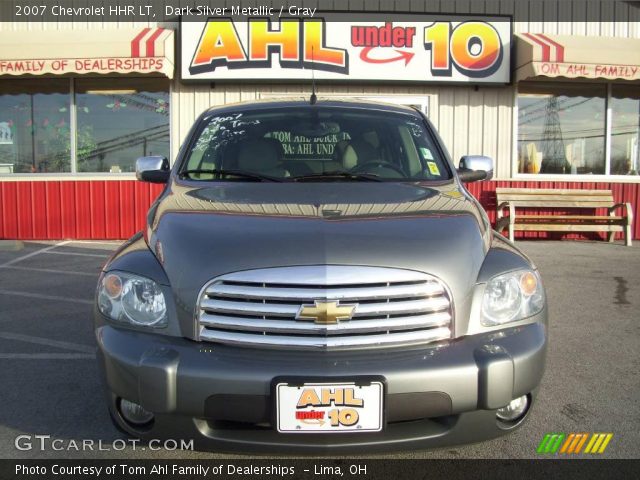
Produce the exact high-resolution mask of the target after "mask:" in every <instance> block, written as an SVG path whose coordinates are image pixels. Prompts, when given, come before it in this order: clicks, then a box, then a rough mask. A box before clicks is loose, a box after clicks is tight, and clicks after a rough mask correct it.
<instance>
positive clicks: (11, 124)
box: [0, 79, 71, 173]
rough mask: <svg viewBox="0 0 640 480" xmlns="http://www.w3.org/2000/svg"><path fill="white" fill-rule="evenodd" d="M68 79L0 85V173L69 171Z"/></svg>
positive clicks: (3, 83)
mask: <svg viewBox="0 0 640 480" xmlns="http://www.w3.org/2000/svg"><path fill="white" fill-rule="evenodd" d="M70 107H71V95H70V92H69V80H68V79H60V80H57V79H48V80H47V81H41V80H32V79H21V80H18V81H16V80H13V81H2V82H0V173H47V172H54V173H59V172H70V171H71V154H70V152H71V134H70V119H71V117H70Z"/></svg>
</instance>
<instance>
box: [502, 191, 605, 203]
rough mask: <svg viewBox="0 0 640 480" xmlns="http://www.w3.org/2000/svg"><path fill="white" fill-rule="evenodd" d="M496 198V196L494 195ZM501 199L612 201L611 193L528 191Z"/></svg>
mask: <svg viewBox="0 0 640 480" xmlns="http://www.w3.org/2000/svg"><path fill="white" fill-rule="evenodd" d="M496 198H497V197H496ZM500 199H501V200H505V201H517V200H527V201H544V202H551V201H561V202H565V201H572V202H607V201H609V202H613V195H611V194H609V195H569V194H567V195H532V194H530V193H523V194H519V195H516V194H513V195H509V196H500Z"/></svg>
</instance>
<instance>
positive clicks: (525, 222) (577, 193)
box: [496, 188, 633, 246]
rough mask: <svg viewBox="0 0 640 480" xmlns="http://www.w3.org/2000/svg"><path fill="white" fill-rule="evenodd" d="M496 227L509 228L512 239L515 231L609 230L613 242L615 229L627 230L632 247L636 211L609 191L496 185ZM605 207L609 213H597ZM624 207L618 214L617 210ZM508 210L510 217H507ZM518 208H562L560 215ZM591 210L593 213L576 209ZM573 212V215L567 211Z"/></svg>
mask: <svg viewBox="0 0 640 480" xmlns="http://www.w3.org/2000/svg"><path fill="white" fill-rule="evenodd" d="M496 198H497V205H498V207H497V217H496V230H497V231H498V232H502V231H503V230H505V229H508V230H509V240H511V241H514V232H515V231H516V230H517V231H538V232H551V231H555V232H558V231H559V232H609V241H610V242H613V239H614V236H615V232H624V239H625V244H626V245H627V246H631V224H632V222H633V211H632V210H631V204H630V203H616V202H615V201H614V200H613V193H612V192H611V191H610V190H573V189H566V190H561V189H558V190H555V189H533V188H497V189H496ZM597 208H606V209H607V211H608V215H595V212H594V211H593V210H594V209H597ZM619 208H621V209H624V210H623V212H622V215H616V210H617V209H619ZM505 209H508V212H509V216H508V217H505V216H504V212H505ZM516 209H543V210H553V209H560V210H561V212H559V214H558V215H554V214H549V213H532V212H531V211H527V212H526V213H517V212H516ZM575 209H590V210H591V212H589V213H584V212H582V211H577V212H574V211H573V210H575ZM567 212H571V214H567Z"/></svg>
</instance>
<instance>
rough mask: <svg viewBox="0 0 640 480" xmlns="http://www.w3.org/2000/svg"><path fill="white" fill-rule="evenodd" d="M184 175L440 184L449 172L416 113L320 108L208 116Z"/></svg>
mask: <svg viewBox="0 0 640 480" xmlns="http://www.w3.org/2000/svg"><path fill="white" fill-rule="evenodd" d="M248 174H250V175H248ZM180 176H181V177H182V178H188V179H191V180H229V181H248V180H253V181H256V180H258V181H260V180H265V181H267V180H268V181H406V180H413V181H425V180H429V181H441V180H447V179H449V178H451V173H450V171H449V168H448V166H447V163H446V162H445V160H444V159H443V158H442V155H441V154H440V151H439V150H438V149H437V148H436V144H435V142H434V140H433V138H432V137H431V135H430V134H429V131H428V130H427V128H426V126H425V123H424V122H423V120H422V119H421V118H420V117H418V116H417V115H413V114H410V113H407V114H404V113H396V112H389V111H372V110H365V109H361V108H344V107H329V106H326V107H325V106H320V105H315V106H302V107H291V108H276V109H272V110H263V109H261V110H256V111H253V112H252V111H248V112H247V111H243V112H238V113H235V114H234V113H225V114H224V115H219V116H212V117H210V118H207V119H205V121H204V127H203V128H201V129H200V131H199V133H198V134H197V137H196V140H195V142H193V143H192V147H191V150H190V151H189V152H188V153H187V156H186V159H185V161H184V162H183V164H182V167H181V169H180Z"/></svg>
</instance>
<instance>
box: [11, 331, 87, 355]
mask: <svg viewBox="0 0 640 480" xmlns="http://www.w3.org/2000/svg"><path fill="white" fill-rule="evenodd" d="M0 338H3V339H5V340H15V341H18V342H25V343H33V344H36V345H46V346H48V347H56V348H63V349H65V350H72V351H75V352H80V353H87V354H95V351H96V347H90V346H88V345H82V344H80V343H72V342H61V341H60V340H51V339H50V338H42V337H33V336H31V335H22V334H20V333H13V332H0Z"/></svg>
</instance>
